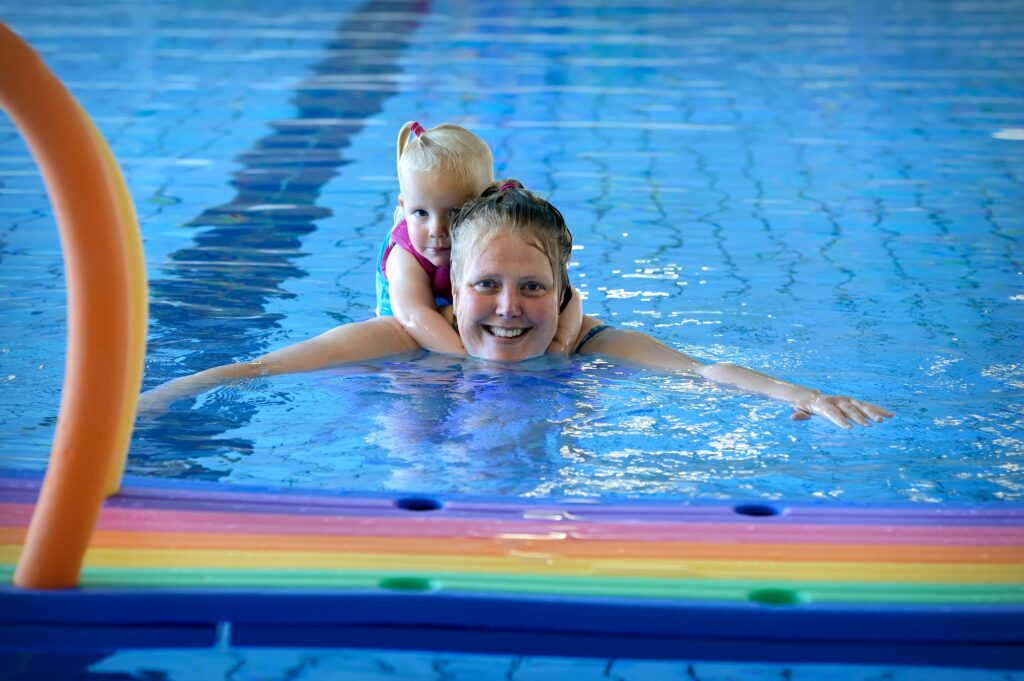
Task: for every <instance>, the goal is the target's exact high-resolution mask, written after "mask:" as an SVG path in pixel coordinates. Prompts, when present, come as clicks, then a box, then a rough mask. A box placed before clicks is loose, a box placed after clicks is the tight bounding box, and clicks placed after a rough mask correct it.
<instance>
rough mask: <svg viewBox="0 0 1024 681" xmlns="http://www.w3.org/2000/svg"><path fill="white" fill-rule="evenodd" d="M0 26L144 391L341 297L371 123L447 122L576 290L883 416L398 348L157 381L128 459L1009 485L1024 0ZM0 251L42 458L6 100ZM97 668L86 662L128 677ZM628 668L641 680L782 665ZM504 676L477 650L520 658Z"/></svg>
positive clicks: (381, 134)
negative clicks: (23, 43)
mask: <svg viewBox="0 0 1024 681" xmlns="http://www.w3.org/2000/svg"><path fill="white" fill-rule="evenodd" d="M0 16H2V17H3V19H4V20H5V21H7V22H8V23H9V24H10V25H11V26H12V27H13V28H14V29H15V30H17V31H19V32H20V33H21V34H22V35H23V36H24V37H25V38H27V39H28V40H29V41H30V42H31V43H32V44H33V45H34V46H35V47H36V48H37V49H38V50H39V51H40V53H41V54H42V56H43V57H44V59H45V60H46V61H47V63H48V64H49V65H50V67H51V68H52V69H53V70H54V71H55V72H56V73H57V75H58V76H59V77H60V78H61V79H62V80H63V81H64V82H65V83H66V84H67V85H68V87H69V88H70V89H71V91H72V92H73V93H74V94H75V96H76V97H77V98H78V99H79V101H80V102H81V103H82V105H83V106H84V108H85V109H86V110H87V111H88V112H89V113H90V114H91V115H92V116H93V118H94V120H95V121H96V123H97V125H98V126H99V128H100V129H101V131H102V132H103V133H104V135H105V136H106V137H107V139H108V140H109V141H110V142H111V144H112V146H113V149H114V152H115V154H116V155H117V157H118V159H119V160H120V162H121V164H122V166H123V168H124V171H125V173H126V176H127V180H128V183H129V185H130V188H131V191H132V194H133V196H134V198H135V202H136V207H137V210H138V213H139V217H140V222H141V226H142V231H143V236H144V240H145V248H146V257H147V268H148V275H149V279H150V285H151V300H152V307H151V318H152V322H151V329H150V346H149V353H148V357H147V365H146V379H145V380H146V385H147V387H151V386H153V385H156V384H158V383H160V382H162V381H165V380H168V379H170V378H173V377H176V376H180V375H184V374H186V373H190V372H192V371H196V370H199V369H203V368H206V367H208V366H211V365H214V364H218V363H223V362H228V361H235V360H241V359H249V358H252V357H254V356H257V355H258V354H260V353H263V352H266V351H268V350H271V349H274V348H277V347H281V346H283V345H285V344H287V343H290V342H294V341H296V340H300V339H302V338H306V337H308V336H310V335H313V334H316V333H319V332H321V331H323V330H326V329H327V328H330V327H331V326H333V325H335V324H338V323H341V322H346V321H351V320H358V319H364V318H367V317H368V316H370V315H372V306H373V284H372V270H373V258H374V255H375V252H376V245H377V244H378V243H379V239H380V237H381V235H382V234H383V233H384V231H385V230H387V229H388V228H389V227H390V223H389V220H390V216H391V212H392V210H393V207H394V204H395V200H396V192H397V186H396V179H395V173H394V167H393V161H392V159H393V156H394V154H393V151H392V150H393V144H394V137H395V134H396V132H397V130H398V128H399V127H400V125H401V124H402V123H403V122H404V121H406V120H410V119H418V120H420V121H421V122H422V123H423V124H424V125H426V126H428V127H429V126H431V125H435V124H437V123H440V122H443V121H453V122H459V123H462V124H464V125H467V126H468V127H470V128H472V129H473V130H475V131H476V132H478V133H479V134H480V135H481V136H482V137H483V138H484V139H485V140H486V141H487V142H488V143H489V144H490V145H491V147H492V149H493V150H494V154H495V160H496V164H497V173H498V175H499V176H505V175H511V176H515V177H518V178H520V179H522V180H523V181H524V182H525V184H526V185H527V186H528V187H531V188H533V189H535V190H537V191H539V192H541V193H543V194H544V195H545V196H547V197H548V198H550V199H551V200H552V201H553V202H554V203H555V204H556V205H557V206H559V207H560V208H561V209H562V210H563V212H564V213H565V215H566V218H567V220H568V222H569V225H570V228H571V229H572V230H573V233H574V236H575V241H576V243H577V246H578V248H577V250H576V252H575V254H574V259H573V266H572V269H571V272H572V275H573V277H574V278H575V283H576V286H577V288H578V289H579V290H580V291H581V292H582V293H583V295H584V297H585V301H584V309H585V311H586V312H588V313H590V314H595V315H598V316H600V317H602V318H603V319H606V320H608V321H610V322H612V323H614V324H616V325H618V326H621V327H625V328H635V329H639V330H643V331H646V332H648V333H650V334H652V335H654V336H656V337H657V338H659V339H660V340H662V341H663V342H665V343H667V344H669V345H671V346H672V347H675V348H677V349H679V350H681V351H684V352H686V353H688V354H691V355H693V356H695V357H698V358H701V359H704V360H708V361H712V360H715V361H730V362H734V363H738V364H743V365H746V366H751V367H754V368H757V369H760V370H763V371H766V372H769V373H772V374H774V375H777V376H779V377H782V378H786V379H789V380H793V381H797V382H800V383H803V384H807V385H811V386H814V387H819V388H822V389H826V390H830V391H842V392H847V393H849V394H853V395H857V396H860V397H864V398H866V399H870V400H873V401H876V402H878V403H881V404H883V405H885V406H887V407H889V408H890V409H892V410H893V411H895V412H896V413H897V418H896V419H895V420H894V421H892V422H891V423H888V424H886V425H884V426H882V427H874V428H870V429H858V430H854V431H852V432H844V431H840V430H838V429H836V428H834V427H832V426H830V425H829V424H827V423H824V422H822V421H820V420H817V419H816V420H814V421H811V422H791V421H789V420H788V418H787V417H788V411H789V410H788V408H786V407H785V406H783V405H779V404H776V403H772V402H769V401H766V400H764V399H761V398H758V397H753V396H749V395H743V394H738V393H733V392H730V391H727V390H720V389H716V388H712V387H709V386H707V385H703V384H701V383H699V382H694V381H690V380H686V379H680V378H678V377H673V376H666V375H664V374H659V373H656V372H650V371H644V370H640V369H637V368H635V367H629V366H622V365H617V364H615V363H612V362H609V361H606V360H601V359H594V358H586V359H585V360H582V361H581V360H578V359H577V360H572V361H549V360H538V361H535V362H531V363H527V364H524V365H522V366H520V367H516V368H515V369H512V370H505V369H501V370H498V369H495V368H494V367H493V366H488V365H486V364H482V363H479V362H474V361H466V362H455V361H452V360H450V359H447V358H442V357H437V356H429V355H426V354H425V353H421V354H418V355H412V356H406V357H401V358H396V359H395V360H394V361H389V362H385V363H377V364H372V365H363V366H358V367H346V368H343V369H332V370H325V371H321V372H316V373H314V374H309V375H303V376H284V377H277V378H273V379H266V380H260V381H254V382H252V383H250V384H246V385H238V386H229V387H225V388H223V389H219V390H216V391H213V392H211V393H209V394H207V395H205V396H203V397H201V398H200V399H199V400H197V401H196V402H195V403H194V404H193V403H186V404H179V405H176V406H175V408H174V409H173V410H172V411H171V412H170V413H168V414H166V415H164V416H162V417H160V418H158V419H155V420H152V421H145V422H142V423H140V425H139V428H138V431H137V433H136V436H135V439H134V441H133V443H132V452H131V456H130V459H129V465H128V469H129V473H134V474H141V475H155V476H170V477H188V478H202V479H210V480H219V481H223V482H225V483H259V484H280V485H286V486H299V487H301V486H314V487H326V488H337V489H356V490H372V491H379V490H414V491H429V492H437V493H471V494H502V495H527V496H562V495H571V496H590V497H622V496H625V497H640V496H643V497H651V496H661V497H685V498H693V497H701V498H706V497H718V498H785V499H793V500H806V499H830V500H838V501H869V502H891V501H914V502H975V501H985V502H999V501H1020V500H1021V499H1022V498H1024V477H1022V474H1021V466H1022V459H1024V441H1022V436H1021V432H1022V429H1021V423H1022V419H1024V362H1022V359H1021V353H1020V349H1019V348H1020V345H1021V337H1022V331H1024V323H1022V321H1024V315H1022V312H1024V287H1022V285H1021V283H1022V264H1021V250H1020V245H1021V241H1022V238H1024V228H1022V225H1024V219H1022V208H1024V201H1022V198H1024V115H1022V113H1021V111H1022V109H1021V104H1022V102H1024V75H1022V74H1024V20H1022V17H1024V3H1022V2H1014V1H1012V0H992V1H981V0H978V1H970V0H966V1H963V2H931V1H924V0H920V1H913V0H912V1H909V2H903V3H899V4H891V3H880V2H858V1H855V0H834V1H829V0H826V1H823V2H801V1H797V0H791V1H789V2H783V3H763V2H754V1H753V0H750V1H745V0H733V1H731V2H728V3H714V2H691V1H674V0H673V1H669V0H649V1H647V2H640V3H632V2H629V3H626V2H620V3H618V4H616V3H613V2H607V3H606V2H597V1H596V0H595V1H593V2H591V1H589V0H552V1H551V2H545V3H539V4H536V5H528V6H524V5H520V4H519V3H499V2H473V3H461V2H454V1H451V0H448V1H439V2H432V3H426V2H418V1H412V0H410V1H408V2H402V1H400V0H395V1H392V2H367V3H358V2H349V1H344V0H342V1H338V0H332V1H331V2H327V1H326V0H310V1H308V2H303V3H294V2H282V1H278V0H259V1H258V2H253V3H246V4H244V5H242V4H239V3H230V4H225V3H213V2H210V3H194V2H188V3H185V2H181V3H179V2H171V1H168V2H161V3H115V2H108V1H105V0H101V1H100V2H97V3H90V4H89V5H88V6H86V5H81V6H79V5H78V4H75V3H66V2H58V1H47V0H42V1H39V2H33V3H30V4H29V3H15V2H11V0H0ZM0 258H2V260H0V262H2V266H0V291H2V292H3V296H2V305H3V308H2V311H3V319H4V324H3V325H2V327H0V467H17V468H36V469H38V468H42V466H43V465H44V461H45V458H46V456H47V453H48V448H49V443H50V439H51V437H52V433H53V426H54V420H55V415H56V409H57V405H58V400H59V391H60V383H61V377H62V364H63V352H64V326H63V325H64V320H65V311H64V291H63V276H62V273H61V261H60V250H59V245H58V241H57V237H56V230H55V228H54V225H53V217H52V212H51V210H50V208H49V203H48V201H47V199H46V197H45V194H44V190H43V187H42V184H41V180H40V179H39V177H38V173H37V171H36V169H35V167H34V165H33V163H32V162H31V160H30V158H29V156H28V154H27V150H26V149H25V146H24V144H23V142H22V141H21V140H20V138H19V137H18V135H17V134H16V131H15V130H14V129H13V126H12V125H11V124H10V122H9V121H8V120H7V119H6V118H2V117H0ZM118 659H120V660H122V662H124V658H121V657H117V658H116V659H114V658H112V660H113V661H111V660H108V661H107V662H106V663H105V664H108V665H110V664H113V665H114V667H117V664H119V663H118V662H117V660H118ZM297 659H300V660H302V659H307V658H304V657H302V656H299V657H298V658H297ZM366 659H367V658H359V660H360V662H358V664H370V663H369V662H366ZM409 659H413V660H415V663H414V664H422V666H424V669H426V668H428V667H430V668H433V667H434V666H436V665H435V664H434V662H433V661H424V659H425V658H422V657H412V658H409ZM449 662H450V660H449ZM462 662H465V659H463V660H462ZM282 664H284V663H282ZM410 664H413V663H410ZM446 664H447V663H446ZM456 664H460V663H459V662H456ZM466 664H470V663H469V662H466ZM502 664H505V666H506V667H507V666H509V665H511V666H515V663H514V661H513V662H508V661H507V660H506V661H505V662H504V663H502ZM553 664H554V663H553ZM651 664H652V665H653V664H654V663H651ZM124 665H127V666H126V667H125V668H116V669H115V668H109V669H108V670H107V671H108V672H109V673H111V674H114V673H124V674H141V673H142V672H141V671H140V670H141V669H144V667H136V668H129V667H130V663H129V662H124ZM495 665H496V666H495V667H493V669H497V667H498V666H501V665H498V664H497V663H495ZM357 666H358V665H357ZM371 666H372V665H371ZM442 666H443V665H442ZM168 668H170V667H168ZM502 668H503V669H504V667H502ZM310 669H311V668H310ZM652 669H653V667H652ZM657 669H658V670H659V671H657V672H654V671H647V672H644V675H643V676H642V677H639V676H638V677H635V678H655V676H650V675H649V674H655V673H657V674H662V675H663V677H664V678H748V677H749V678H791V676H786V674H792V672H793V670H791V669H781V668H780V669H774V668H766V667H756V668H753V667H752V668H750V669H746V668H733V667H730V670H735V669H739V671H722V670H718V671H715V670H714V669H709V668H707V667H705V673H704V675H700V670H698V671H697V672H688V671H687V668H686V666H685V665H683V666H679V665H676V666H672V667H669V666H664V667H658V668H657ZM307 671H308V670H307ZM435 671H436V670H435ZM528 671H529V666H528V665H527V667H525V668H522V669H521V670H520V671H519V672H516V673H518V674H519V675H518V676H516V675H515V674H513V675H512V676H507V678H524V679H525V678H549V677H547V676H544V675H543V673H541V672H536V673H534V675H532V676H531V675H530V673H528ZM719 671H720V672H721V673H720V674H719ZM797 671H799V670H797ZM748 672H749V676H745V675H746V674H748ZM176 673H177V674H179V675H180V677H181V678H196V677H190V676H188V674H187V672H183V671H182V672H176ZM304 673H305V672H304ZM432 673H433V672H432ZM504 673H505V672H501V673H500V674H499V673H498V672H494V675H495V676H494V677H495V678H506V676H502V675H501V674H504ZM544 673H547V672H544ZM552 673H553V672H552ZM617 673H619V672H617ZM845 673H848V674H850V675H852V678H870V677H871V676H872V675H873V674H876V673H877V670H863V669H862V670H859V671H858V670H855V669H847V670H846V672H845ZM886 673H887V674H895V675H894V676H891V677H887V678H904V677H901V676H900V675H899V672H886ZM309 674H310V675H309V676H308V678H314V676H312V674H313V672H309ZM465 674H467V676H465V678H472V672H465ZM600 674H604V672H598V671H597V667H595V670H594V677H593V678H620V677H621V678H633V677H631V676H629V675H628V674H625V673H619V674H620V675H619V676H616V673H612V672H608V673H607V674H604V676H601V675H600ZM715 674H718V676H716V675H715ZM762 674H763V676H762ZM808 674H809V676H807V678H813V676H814V674H813V673H811V672H808ZM906 674H907V675H906V676H905V678H936V677H934V676H924V675H922V676H919V677H916V676H914V675H913V674H914V672H912V671H910V672H907V673H906ZM577 675H578V676H579V675H580V674H577ZM798 675H799V674H798ZM858 675H859V676H858ZM243 676H244V675H243ZM436 676H437V677H438V678H449V677H445V676H444V675H443V674H442V673H441V672H437V674H436ZM584 676H585V674H584ZM224 677H225V676H224V674H221V675H220V676H216V678H224ZM174 678H176V677H174ZM211 678H213V677H212V676H211ZM232 678H236V677H232ZM237 678H242V676H239V677H237ZM245 678H258V677H257V676H255V675H250V676H248V677H245ZM296 678H307V677H296ZM423 678H432V677H431V676H423ZM451 678H455V677H454V676H452V677H451ZM476 678H480V677H476ZM550 678H555V677H554V676H551V677H550ZM657 678H661V677H660V676H659V677H657ZM793 678H795V677H793ZM832 678H838V677H832ZM950 678H960V677H950ZM963 678H966V677H963ZM979 678H980V677H979ZM992 678H995V677H994V676H993V677H992ZM1000 678H1002V677H1000Z"/></svg>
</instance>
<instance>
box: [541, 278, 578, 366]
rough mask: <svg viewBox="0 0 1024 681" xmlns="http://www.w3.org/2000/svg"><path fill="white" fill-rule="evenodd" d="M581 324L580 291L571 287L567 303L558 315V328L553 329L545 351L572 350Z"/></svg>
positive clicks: (556, 352) (559, 351)
mask: <svg viewBox="0 0 1024 681" xmlns="http://www.w3.org/2000/svg"><path fill="white" fill-rule="evenodd" d="M582 326H583V303H582V301H581V300H580V292H579V291H577V290H576V289H575V288H573V289H572V298H570V299H569V304H568V305H566V306H565V309H564V310H563V311H562V312H561V313H560V314H559V315H558V328H556V329H555V337H554V338H552V339H551V343H550V344H549V345H548V349H547V351H546V352H549V353H554V354H562V355H565V354H568V353H570V352H572V350H573V343H574V342H575V341H576V338H577V336H579V335H580V328H581V327H582Z"/></svg>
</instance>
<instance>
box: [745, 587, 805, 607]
mask: <svg viewBox="0 0 1024 681" xmlns="http://www.w3.org/2000/svg"><path fill="white" fill-rule="evenodd" d="M747 598H748V599H750V600H751V601H753V602H754V603H758V604H760V605H773V606H786V605H800V604H801V603H806V602H807V600H808V599H807V597H806V596H804V595H803V594H802V593H800V592H799V591H793V590H792V589H758V590H757V591H751V592H750V593H749V594H748V595H747Z"/></svg>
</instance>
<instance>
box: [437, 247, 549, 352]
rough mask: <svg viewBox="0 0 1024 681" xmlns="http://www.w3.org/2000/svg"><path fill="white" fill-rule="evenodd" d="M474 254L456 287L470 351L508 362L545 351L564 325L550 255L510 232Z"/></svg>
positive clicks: (461, 329) (461, 325)
mask: <svg viewBox="0 0 1024 681" xmlns="http://www.w3.org/2000/svg"><path fill="white" fill-rule="evenodd" d="M470 253H472V255H471V256H470V257H469V258H467V263H466V267H465V270H464V272H463V273H462V281H461V282H457V286H456V288H455V290H454V291H453V293H454V296H455V316H456V318H457V319H458V320H459V336H460V337H461V338H462V344H463V345H464V346H465V348H466V351H467V352H468V353H469V354H470V355H472V356H473V357H479V358H481V359H490V360H497V361H502V362H515V361H519V360H523V359H529V358H530V357H537V356H538V355H542V354H544V351H545V350H546V349H547V347H548V344H550V343H551V340H552V339H553V338H554V337H555V329H556V328H557V326H558V293H557V286H558V285H557V283H556V282H555V277H554V274H553V273H552V271H551V264H550V262H549V261H548V259H547V257H546V256H545V255H544V253H542V252H541V251H540V249H538V248H537V247H535V246H532V245H530V244H528V243H526V242H524V241H522V240H520V239H519V238H518V237H516V236H514V235H513V234H508V233H499V234H498V235H497V236H495V237H494V238H492V239H491V240H490V241H489V242H484V243H482V244H476V245H475V248H474V250H473V251H471V252H470Z"/></svg>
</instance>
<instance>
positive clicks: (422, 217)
mask: <svg viewBox="0 0 1024 681" xmlns="http://www.w3.org/2000/svg"><path fill="white" fill-rule="evenodd" d="M397 160H398V185H399V192H400V193H399V196H398V208H397V209H396V210H395V226H394V227H392V229H391V231H390V232H389V233H388V236H387V238H386V239H385V240H384V242H383V243H382V244H381V248H380V251H379V253H378V258H377V271H376V279H377V316H388V315H393V316H394V317H395V319H396V320H397V321H398V322H399V323H400V324H401V325H402V327H403V328H405V330H406V331H407V332H408V333H409V335H410V336H412V337H413V339H414V340H415V341H416V342H417V343H419V344H420V346H421V347H423V348H425V349H427V350H430V351H432V352H443V353H448V354H458V355H464V354H466V350H465V348H464V347H463V345H462V342H461V341H460V340H459V335H458V333H456V331H455V330H454V329H453V328H452V326H451V323H450V320H449V318H446V317H445V314H444V313H445V312H446V311H447V310H448V306H449V305H451V302H452V288H451V269H450V268H451V234H450V232H449V229H450V227H451V219H452V216H453V215H454V214H455V212H456V211H457V210H458V209H459V208H460V207H461V206H462V205H463V204H465V203H466V202H468V201H470V200H471V199H475V198H476V197H478V196H479V195H480V194H481V192H483V191H484V190H485V189H486V188H487V187H488V186H489V185H490V184H491V182H493V180H494V170H493V169H494V160H493V157H492V155H491V150H490V148H488V146H487V144H486V143H485V142H484V141H483V140H482V139H480V138H479V137H477V136H476V135H474V134H473V133H471V132H470V131H469V130H466V129H465V128H463V127H461V126H458V125H453V124H450V123H444V124H441V125H438V126H437V127H434V128H431V129H429V130H426V129H424V128H423V127H422V126H421V125H420V124H419V123H417V122H416V121H410V122H408V123H406V124H405V125H403V126H402V129H401V130H400V131H399V133H398V159H397ZM582 320H583V313H582V307H581V305H580V299H579V294H578V293H577V292H575V291H573V295H572V296H571V300H570V304H569V305H568V306H567V307H566V308H565V310H564V312H563V313H562V314H561V315H560V316H559V325H558V331H557V332H556V334H555V338H554V340H552V341H551V344H550V346H549V347H548V352H563V353H565V352H568V351H569V350H570V349H571V342H572V340H573V339H575V338H576V336H577V335H578V334H579V329H580V324H581V323H582Z"/></svg>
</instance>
